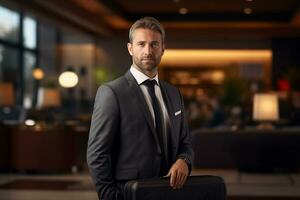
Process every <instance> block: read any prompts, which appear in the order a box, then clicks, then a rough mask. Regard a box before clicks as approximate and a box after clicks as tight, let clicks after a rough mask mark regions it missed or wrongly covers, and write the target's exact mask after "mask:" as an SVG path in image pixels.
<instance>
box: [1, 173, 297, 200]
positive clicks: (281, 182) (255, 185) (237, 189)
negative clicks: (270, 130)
mask: <svg viewBox="0 0 300 200" xmlns="http://www.w3.org/2000/svg"><path fill="white" fill-rule="evenodd" d="M208 174H209V175H218V176H221V177H223V178H224V180H225V183H226V186H227V193H228V195H229V196H249V197H251V196H252V197H253V196H278V197H280V196H281V197H282V196H284V197H300V174H272V175H270V174H246V173H239V172H237V171H234V170H200V169H198V170H194V171H193V174H192V175H208ZM22 179H27V180H28V179H32V180H73V181H74V180H78V181H82V182H84V183H86V184H92V183H91V178H90V176H89V175H88V174H87V173H84V174H75V175H73V174H71V175H12V174H5V175H4V174H2V175H0V184H3V183H7V182H10V181H13V180H22ZM52 199H55V200H97V194H96V193H95V191H86V190H82V191H79V190H67V191H61V190H52V191H49V190H11V189H10V190H0V200H52Z"/></svg>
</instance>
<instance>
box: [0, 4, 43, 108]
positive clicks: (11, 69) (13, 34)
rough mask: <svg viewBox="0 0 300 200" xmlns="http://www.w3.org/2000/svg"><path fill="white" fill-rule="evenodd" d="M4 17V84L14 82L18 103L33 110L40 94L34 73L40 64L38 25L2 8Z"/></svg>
mask: <svg viewBox="0 0 300 200" xmlns="http://www.w3.org/2000/svg"><path fill="white" fill-rule="evenodd" d="M0 18H1V21H0V83H1V82H4V83H11V84H12V85H13V88H14V93H15V102H16V103H17V104H18V105H23V106H26V107H27V108H30V107H31V106H32V105H33V101H34V99H35V98H34V97H35V94H36V91H35V90H36V86H35V84H36V82H35V81H34V79H33V77H32V75H31V74H32V70H33V68H34V67H36V66H37V61H38V60H37V54H38V50H37V26H38V25H37V22H36V20H35V19H34V18H32V17H29V16H26V15H24V14H23V13H21V12H18V11H15V10H11V9H9V8H6V7H3V6H1V5H0ZM25 99H26V100H25ZM24 102H26V104H27V105H24ZM0 106H1V105H0Z"/></svg>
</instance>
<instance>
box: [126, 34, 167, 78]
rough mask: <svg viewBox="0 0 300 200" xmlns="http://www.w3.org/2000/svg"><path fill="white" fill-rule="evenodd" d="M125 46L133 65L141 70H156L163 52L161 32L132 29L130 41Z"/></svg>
mask: <svg viewBox="0 0 300 200" xmlns="http://www.w3.org/2000/svg"><path fill="white" fill-rule="evenodd" d="M127 47H128V51H129V53H130V55H131V56H132V60H133V63H134V65H135V66H136V67H138V68H139V69H140V71H142V72H147V71H148V72H152V71H153V70H156V67H157V66H158V64H159V63H160V60H161V57H162V55H163V53H164V44H163V43H162V37H161V34H160V33H158V32H156V31H152V30H149V29H144V28H139V29H136V30H135V31H134V33H133V39H132V43H128V44H127Z"/></svg>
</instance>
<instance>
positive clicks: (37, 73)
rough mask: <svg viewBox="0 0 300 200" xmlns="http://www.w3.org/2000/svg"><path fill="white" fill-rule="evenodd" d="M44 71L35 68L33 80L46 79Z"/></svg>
mask: <svg viewBox="0 0 300 200" xmlns="http://www.w3.org/2000/svg"><path fill="white" fill-rule="evenodd" d="M44 75H45V74H44V71H43V70H42V69H41V68H35V69H34V70H33V71H32V76H33V78H35V79H36V80H41V79H43V78H44Z"/></svg>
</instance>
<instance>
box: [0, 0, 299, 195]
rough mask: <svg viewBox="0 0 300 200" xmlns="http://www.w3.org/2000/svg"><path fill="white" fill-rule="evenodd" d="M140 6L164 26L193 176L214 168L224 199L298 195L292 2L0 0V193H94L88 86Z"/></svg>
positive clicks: (164, 66)
mask: <svg viewBox="0 0 300 200" xmlns="http://www.w3.org/2000/svg"><path fill="white" fill-rule="evenodd" d="M144 16H153V17H156V18H157V19H158V20H159V21H160V22H162V24H163V26H164V27H165V29H166V51H165V54H164V56H163V58H162V62H161V64H160V66H159V75H160V78H161V79H163V80H166V81H167V82H170V83H172V84H173V85H175V86H177V87H178V88H179V89H180V91H181V92H182V94H183V96H184V101H185V107H186V110H185V113H186V115H187V117H188V122H189V125H190V131H191V136H192V140H193V145H194V149H195V165H194V171H193V175H200V174H213V175H219V176H222V177H223V178H224V179H225V182H226V184H227V189H228V196H229V198H228V199H236V200H246V199H253V200H254V199H255V200H256V199H257V200H260V199H263V200H266V199H300V175H299V171H300V157H299V153H300V1H299V0H284V1H272V0H152V1H149V0H64V1H61V0H50V1H47V0H0V200H10V199H11V200H27V199H31V200H35V199H36V200H38V199H45V200H48V199H63V200H67V199H75V200H76V199H86V200H89V199H91V200H92V199H97V197H96V193H95V191H94V188H93V185H92V183H91V179H90V177H89V172H88V170H87V166H86V160H85V159H86V158H85V154H86V146H87V140H88V131H89V126H90V118H91V114H92V109H93V103H94V102H93V101H94V96H95V93H96V90H97V88H98V86H99V85H101V84H103V83H105V82H107V81H109V80H112V79H114V78H116V77H118V76H120V75H122V74H123V73H125V72H126V71H127V70H128V69H129V67H130V64H131V57H130V55H129V54H128V52H127V46H126V45H127V42H128V30H129V28H130V25H131V24H132V23H133V22H134V21H135V20H136V19H139V18H141V17H144Z"/></svg>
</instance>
